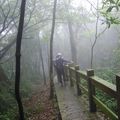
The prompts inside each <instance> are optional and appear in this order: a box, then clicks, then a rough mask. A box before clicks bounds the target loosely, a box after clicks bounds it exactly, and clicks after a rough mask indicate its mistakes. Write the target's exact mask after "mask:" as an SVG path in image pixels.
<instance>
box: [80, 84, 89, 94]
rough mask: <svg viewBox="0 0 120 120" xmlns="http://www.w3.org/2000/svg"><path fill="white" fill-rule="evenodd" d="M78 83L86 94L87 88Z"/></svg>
mask: <svg viewBox="0 0 120 120" xmlns="http://www.w3.org/2000/svg"><path fill="white" fill-rule="evenodd" d="M79 85H80V87H81V88H82V89H83V90H84V91H85V92H86V93H87V94H88V89H87V88H85V87H84V86H83V85H81V84H79Z"/></svg>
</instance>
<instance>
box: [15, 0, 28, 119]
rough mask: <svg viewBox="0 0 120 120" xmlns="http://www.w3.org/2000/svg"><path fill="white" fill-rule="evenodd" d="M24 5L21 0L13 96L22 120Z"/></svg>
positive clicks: (23, 0) (24, 2)
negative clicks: (21, 69)
mask: <svg viewBox="0 0 120 120" xmlns="http://www.w3.org/2000/svg"><path fill="white" fill-rule="evenodd" d="M25 5H26V0H22V2H21V9H20V19H19V27H18V34H17V41H16V73H15V97H16V100H17V104H18V108H19V119H20V120H24V111H23V105H22V101H21V96H20V57H21V53H20V51H21V40H22V33H23V25H24V14H25Z"/></svg>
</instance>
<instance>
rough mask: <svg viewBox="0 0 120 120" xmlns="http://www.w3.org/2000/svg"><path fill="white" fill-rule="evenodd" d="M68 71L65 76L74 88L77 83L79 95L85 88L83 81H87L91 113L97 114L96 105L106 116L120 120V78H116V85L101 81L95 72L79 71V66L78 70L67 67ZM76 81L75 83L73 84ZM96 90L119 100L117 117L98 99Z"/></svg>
mask: <svg viewBox="0 0 120 120" xmlns="http://www.w3.org/2000/svg"><path fill="white" fill-rule="evenodd" d="M65 68H66V69H68V70H67V71H68V72H69V75H68V73H67V72H66V73H65V74H66V75H67V76H68V77H69V80H70V83H71V84H72V85H71V87H72V86H73V84H74V83H76V87H77V94H78V95H81V88H85V87H84V86H82V85H81V79H84V80H86V82H87V83H88V86H87V87H88V89H86V88H85V91H86V92H88V96H89V106H90V112H96V105H97V106H98V107H99V108H100V109H101V110H102V111H103V112H104V113H105V114H106V115H108V116H109V117H110V118H111V119H112V120H120V76H119V75H117V76H116V85H114V84H112V83H109V82H107V81H105V80H104V79H101V78H99V77H97V76H94V70H87V72H86V71H81V70H80V69H79V66H78V65H77V69H76V67H75V66H73V64H72V65H67V66H65ZM73 81H74V82H73ZM95 88H98V89H100V90H102V91H103V92H105V93H107V94H108V95H110V96H111V97H113V98H115V99H116V100H117V111H118V112H117V115H116V114H115V113H114V112H113V111H111V110H110V109H109V108H108V107H107V106H106V105H105V104H104V103H102V101H101V100H99V99H98V98H97V96H96V95H95V93H96V92H95Z"/></svg>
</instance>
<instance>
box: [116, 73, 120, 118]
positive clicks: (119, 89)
mask: <svg viewBox="0 0 120 120" xmlns="http://www.w3.org/2000/svg"><path fill="white" fill-rule="evenodd" d="M116 90H117V114H118V120H120V76H119V75H116Z"/></svg>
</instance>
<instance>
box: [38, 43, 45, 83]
mask: <svg viewBox="0 0 120 120" xmlns="http://www.w3.org/2000/svg"><path fill="white" fill-rule="evenodd" d="M39 43H40V42H39ZM39 48H40V59H41V62H42V71H43V78H44V85H46V75H45V68H44V61H43V54H42V48H41V43H40V45H39Z"/></svg>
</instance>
